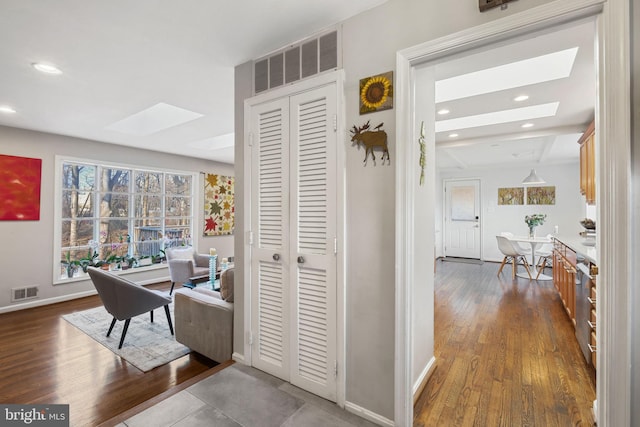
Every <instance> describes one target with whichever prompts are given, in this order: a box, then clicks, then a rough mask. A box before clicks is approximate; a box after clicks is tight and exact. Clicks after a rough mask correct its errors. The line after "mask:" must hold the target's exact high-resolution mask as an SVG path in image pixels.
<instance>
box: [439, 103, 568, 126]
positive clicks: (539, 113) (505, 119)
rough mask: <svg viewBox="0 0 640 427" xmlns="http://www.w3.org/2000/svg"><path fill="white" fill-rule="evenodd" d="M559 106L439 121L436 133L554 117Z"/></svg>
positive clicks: (517, 109)
mask: <svg viewBox="0 0 640 427" xmlns="http://www.w3.org/2000/svg"><path fill="white" fill-rule="evenodd" d="M559 105H560V103H559V102H550V103H548V104H540V105H532V106H530V107H522V108H514V109H511V110H502V111H493V112H491V113H484V114H477V115H475V116H466V117H458V118H456V119H449V120H440V121H437V122H436V132H447V131H451V130H459V129H468V128H474V127H480V126H489V125H497V124H501V123H511V122H518V121H524V120H532V119H537V118H540V117H551V116H555V115H556V112H557V111H558V106H559Z"/></svg>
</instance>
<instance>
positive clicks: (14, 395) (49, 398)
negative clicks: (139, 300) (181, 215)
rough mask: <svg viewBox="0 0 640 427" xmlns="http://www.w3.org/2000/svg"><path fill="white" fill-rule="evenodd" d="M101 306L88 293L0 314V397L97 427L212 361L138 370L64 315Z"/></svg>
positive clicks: (190, 358)
mask: <svg viewBox="0 0 640 427" xmlns="http://www.w3.org/2000/svg"><path fill="white" fill-rule="evenodd" d="M169 287H170V283H162V284H158V285H153V286H149V288H151V289H162V290H166V291H168V290H169ZM99 305H101V302H100V299H99V298H98V297H97V296H92V297H87V298H82V299H78V300H74V301H68V302H63V303H58V304H53V305H49V306H44V307H38V308H33V309H28V310H22V311H16V312H12V313H4V314H0V402H2V403H17V404H33V403H51V404H69V405H70V418H71V425H73V426H95V425H98V424H100V423H102V422H104V421H106V420H109V419H111V418H112V417H114V416H116V415H117V414H120V413H122V412H124V411H126V410H129V409H131V408H133V407H135V406H136V405H139V404H141V403H143V402H145V401H147V400H148V399H150V398H152V397H154V396H156V395H159V394H161V393H163V392H165V391H166V390H169V389H170V388H172V387H173V386H175V385H177V384H181V383H183V382H185V381H187V380H189V379H190V378H192V377H195V376H197V375H198V374H200V373H202V372H204V371H207V370H208V369H210V368H211V367H213V366H215V365H217V363H216V362H213V361H212V360H209V359H207V358H205V357H203V356H200V355H198V354H195V353H192V354H188V355H186V356H183V357H181V358H179V359H177V360H174V361H173V362H171V363H168V364H166V365H164V366H160V367H158V368H156V369H153V370H151V371H149V372H146V373H144V372H141V371H140V370H138V369H137V368H135V367H134V366H133V365H130V364H129V363H127V362H125V361H124V360H123V359H121V358H120V357H119V356H116V355H115V354H114V353H112V352H111V351H110V350H108V349H107V348H105V347H103V346H102V345H101V344H99V343H97V342H96V341H94V340H93V339H91V338H90V337H89V336H88V335H86V334H84V333H83V332H81V331H80V330H78V329H76V328H75V327H74V326H72V325H71V324H69V323H68V322H67V321H65V320H64V319H62V315H64V314H67V313H71V312H75V311H82V310H86V309H88V308H92V307H97V306H99ZM105 333H106V331H105Z"/></svg>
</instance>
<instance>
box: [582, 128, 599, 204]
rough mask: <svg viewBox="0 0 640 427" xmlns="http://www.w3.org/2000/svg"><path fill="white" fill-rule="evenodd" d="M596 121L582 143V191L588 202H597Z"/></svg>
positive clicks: (585, 134)
mask: <svg viewBox="0 0 640 427" xmlns="http://www.w3.org/2000/svg"><path fill="white" fill-rule="evenodd" d="M595 130H596V129H595V121H594V122H591V124H590V125H589V127H588V128H587V130H586V131H585V132H584V134H583V135H582V137H581V138H580V139H579V140H578V144H580V193H582V194H583V195H584V196H585V198H586V199H587V203H588V204H590V205H594V204H595V203H596V159H595V156H596V138H595V136H596V133H595Z"/></svg>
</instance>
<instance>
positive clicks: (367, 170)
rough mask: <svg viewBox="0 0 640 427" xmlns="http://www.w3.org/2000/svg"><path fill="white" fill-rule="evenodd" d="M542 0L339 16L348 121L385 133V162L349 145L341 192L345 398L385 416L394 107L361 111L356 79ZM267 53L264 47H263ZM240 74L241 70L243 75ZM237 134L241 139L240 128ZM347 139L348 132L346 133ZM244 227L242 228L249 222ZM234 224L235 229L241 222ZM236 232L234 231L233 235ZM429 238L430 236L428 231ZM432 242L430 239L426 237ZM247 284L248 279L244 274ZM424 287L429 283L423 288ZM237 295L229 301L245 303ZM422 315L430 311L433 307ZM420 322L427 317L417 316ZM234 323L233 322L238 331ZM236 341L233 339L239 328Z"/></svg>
mask: <svg viewBox="0 0 640 427" xmlns="http://www.w3.org/2000/svg"><path fill="white" fill-rule="evenodd" d="M545 3H548V1H547V0H527V1H526V2H513V3H509V7H508V8H507V9H506V10H505V11H501V10H499V8H498V9H495V10H492V11H489V12H486V13H480V12H479V11H478V4H477V2H476V3H474V2H468V3H465V4H461V3H460V2H453V1H442V2H427V1H423V0H392V1H389V2H388V3H386V4H384V5H382V6H379V7H377V8H374V9H371V10H369V11H367V12H365V13H362V14H360V15H358V16H355V17H353V18H351V19H348V20H346V21H344V22H343V24H342V31H343V32H342V41H343V58H342V63H343V68H344V70H345V76H346V88H345V96H346V123H345V124H346V126H345V127H346V128H347V129H348V128H350V127H351V126H352V125H362V124H364V123H365V122H366V121H367V120H371V124H372V125H373V126H375V125H377V124H378V123H380V122H384V127H383V129H384V130H386V132H387V134H388V135H389V136H390V138H389V151H390V155H391V165H384V166H383V165H381V164H380V163H379V162H378V165H377V166H373V165H372V164H371V162H370V163H369V164H368V165H367V166H366V167H365V166H363V162H362V161H363V158H364V152H363V151H362V149H360V150H357V149H356V148H351V147H349V148H348V149H347V159H346V169H347V183H346V197H347V204H346V207H347V219H346V221H347V224H346V229H347V234H348V241H347V242H346V251H347V253H346V265H347V273H346V276H347V278H346V288H347V301H346V328H347V331H346V333H347V348H346V352H347V366H346V400H347V401H348V402H350V403H351V404H353V405H355V406H358V407H361V408H364V409H366V410H368V411H370V412H372V413H374V414H377V415H378V416H380V417H382V418H383V419H384V418H386V419H388V420H393V417H394V372H393V371H394V368H393V367H394V356H395V355H394V324H395V319H394V316H395V310H394V304H395V302H394V287H395V286H403V285H404V284H394V281H395V268H394V261H393V257H394V250H395V248H394V242H395V205H394V201H395V161H396V159H395V153H396V144H401V143H407V144H408V143H412V144H413V143H416V142H415V141H396V140H395V138H394V136H393V135H395V111H394V110H387V111H384V112H380V113H372V114H367V115H364V116H360V115H359V110H358V84H359V79H361V78H364V77H367V76H372V75H376V74H378V73H383V72H386V71H389V70H394V69H395V59H396V52H397V51H398V50H401V49H404V48H407V47H410V46H414V45H416V44H418V43H421V42H424V41H428V40H432V39H434V38H437V37H439V36H444V35H447V34H450V33H453V32H457V31H460V30H463V29H465V28H469V27H472V26H475V25H479V24H481V23H485V22H488V21H491V20H493V19H497V18H500V17H503V16H506V15H510V14H513V13H517V12H518V11H523V10H525V9H528V8H531V7H535V6H538V5H542V4H545ZM291 42H294V40H292V41H291ZM265 53H266V52H265ZM250 66H251V65H250V64H243V65H242V66H240V67H238V68H237V69H236V78H239V77H240V78H243V81H242V82H239V81H237V82H236V109H237V107H238V105H239V104H240V105H241V104H242V103H243V102H244V99H245V98H246V97H247V96H248V95H247V94H248V93H249V92H250V90H251V85H252V82H251V78H250V77H251V74H250V73H246V72H245V70H246V67H250ZM241 74H242V76H241ZM238 130H239V127H238V125H237V124H236V132H237V134H236V135H237V136H236V138H237V139H236V140H237V141H244V136H243V135H242V134H240V133H238ZM342 140H343V141H344V143H345V144H349V145H350V142H349V138H348V135H344V136H343V139H342ZM243 153H244V148H243V147H242V146H240V147H236V153H235V154H236V177H237V186H238V187H241V186H242V185H243V182H242V179H243V178H242V177H241V173H240V172H241V171H240V169H239V164H240V161H241V159H242V158H243ZM243 231H248V228H247V226H245V227H244V230H243ZM238 232H241V231H240V230H239V231H238ZM239 238H240V237H237V239H239ZM432 239H433V238H432ZM427 244H428V245H430V246H433V242H427ZM244 284H245V285H246V280H245V281H244ZM425 292H426V293H427V294H429V293H432V292H433V289H432V288H431V289H425ZM238 300H239V299H236V306H235V309H236V310H238V313H240V312H241V311H242V310H243V307H242V306H241V304H238V302H237V301H238ZM425 309H427V310H430V312H428V313H426V314H425V319H429V318H430V316H433V308H432V307H431V308H428V307H427V308H425ZM419 326H420V327H423V328H424V330H428V329H429V328H431V329H433V327H432V325H428V324H421V325H419ZM237 331H238V328H237V325H236V332H237ZM235 338H236V339H235V340H234V345H235V346H236V349H238V348H240V347H239V342H238V340H241V339H242V337H239V336H238V335H237V334H236V336H235Z"/></svg>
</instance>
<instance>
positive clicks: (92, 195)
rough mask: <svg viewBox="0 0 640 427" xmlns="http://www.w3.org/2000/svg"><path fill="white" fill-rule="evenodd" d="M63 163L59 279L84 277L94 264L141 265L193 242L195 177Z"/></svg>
mask: <svg viewBox="0 0 640 427" xmlns="http://www.w3.org/2000/svg"><path fill="white" fill-rule="evenodd" d="M58 165H59V170H60V171H61V178H62V179H61V182H60V187H59V189H60V192H59V194H60V200H59V201H58V205H59V208H58V209H57V217H58V220H59V221H58V223H59V224H60V226H59V230H60V231H59V233H60V238H59V239H57V241H58V242H59V250H60V252H59V263H56V266H55V272H54V277H55V281H61V280H64V279H69V278H72V277H77V276H79V275H82V274H83V273H82V270H83V269H84V270H86V267H87V266H88V265H95V266H101V265H106V264H111V268H124V269H126V268H131V267H138V266H140V265H141V264H143V262H142V261H141V260H145V259H149V260H156V259H159V258H160V257H161V256H162V255H163V251H164V249H166V248H168V247H171V246H181V245H190V244H191V236H192V234H193V221H194V218H193V209H192V207H193V182H194V175H193V174H191V173H177V172H170V171H161V170H147V169H141V168H140V169H139V168H135V167H121V166H116V165H101V164H97V163H92V162H90V161H81V160H68V159H62V160H59V162H58ZM58 264H59V265H60V268H59V269H58V268H57V267H58Z"/></svg>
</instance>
